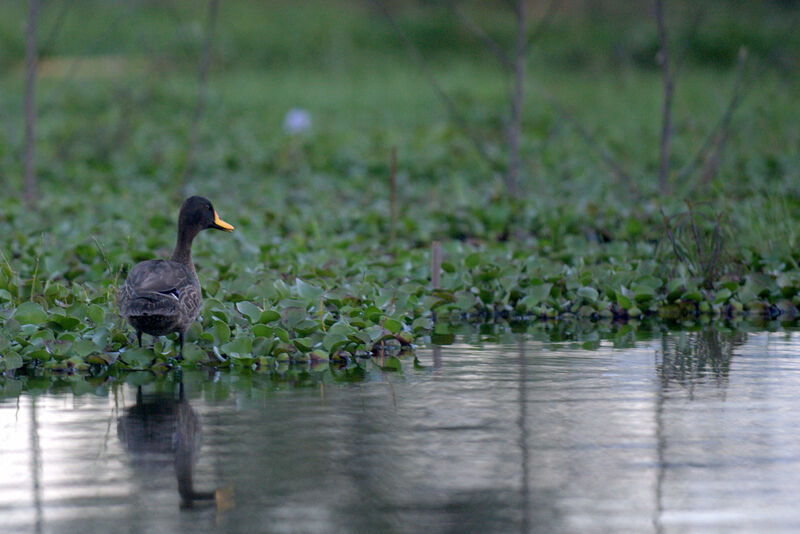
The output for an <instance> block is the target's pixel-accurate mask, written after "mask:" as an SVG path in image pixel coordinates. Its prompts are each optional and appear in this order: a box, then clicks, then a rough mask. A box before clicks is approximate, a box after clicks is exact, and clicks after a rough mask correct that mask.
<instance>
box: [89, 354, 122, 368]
mask: <svg viewBox="0 0 800 534" xmlns="http://www.w3.org/2000/svg"><path fill="white" fill-rule="evenodd" d="M86 361H87V362H88V363H91V364H93V365H111V364H112V363H114V362H115V361H116V357H114V356H112V355H111V354H108V353H105V352H97V353H95V354H90V355H89V356H88V357H87V358H86Z"/></svg>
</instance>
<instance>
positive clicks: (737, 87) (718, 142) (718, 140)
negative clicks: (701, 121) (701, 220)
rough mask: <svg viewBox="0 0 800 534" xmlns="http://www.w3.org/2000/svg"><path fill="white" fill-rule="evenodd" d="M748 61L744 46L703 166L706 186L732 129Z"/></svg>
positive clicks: (717, 166) (716, 167)
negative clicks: (727, 99)
mask: <svg viewBox="0 0 800 534" xmlns="http://www.w3.org/2000/svg"><path fill="white" fill-rule="evenodd" d="M746 62H747V49H746V48H744V47H742V48H741V49H740V50H739V62H738V65H737V68H736V77H735V79H734V83H733V94H732V95H731V100H730V102H728V107H727V108H726V109H725V113H724V114H723V115H722V119H721V120H720V123H719V127H718V134H717V135H715V136H714V139H715V141H714V149H713V150H712V151H711V153H710V154H709V156H708V159H707V160H706V164H705V167H704V168H703V174H702V181H703V185H704V186H708V184H709V182H711V180H713V179H714V176H716V174H717V170H718V169H719V160H720V157H721V156H722V151H723V150H724V148H725V142H726V141H727V140H728V134H729V133H730V131H731V128H730V126H731V119H732V118H733V113H734V111H736V108H737V107H738V105H739V100H740V99H741V96H742V91H741V89H742V78H744V65H745V63H746Z"/></svg>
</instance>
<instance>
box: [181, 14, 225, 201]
mask: <svg viewBox="0 0 800 534" xmlns="http://www.w3.org/2000/svg"><path fill="white" fill-rule="evenodd" d="M218 12H219V0H209V3H208V21H207V23H206V38H205V41H204V42H203V57H202V60H201V62H200V74H199V79H198V85H199V93H198V96H197V106H196V107H195V109H194V115H193V116H192V129H191V132H190V134H189V135H190V137H189V154H188V155H187V157H186V165H185V166H184V168H183V173H182V176H181V185H182V186H185V185H186V182H187V181H188V179H189V175H190V174H191V173H192V168H193V167H194V155H195V152H196V151H197V136H198V130H199V129H200V120H201V119H202V118H203V113H204V111H205V109H206V100H207V99H208V67H209V64H210V63H211V48H212V46H213V44H214V29H215V28H216V26H217V13H218ZM182 188H183V187H181V189H182Z"/></svg>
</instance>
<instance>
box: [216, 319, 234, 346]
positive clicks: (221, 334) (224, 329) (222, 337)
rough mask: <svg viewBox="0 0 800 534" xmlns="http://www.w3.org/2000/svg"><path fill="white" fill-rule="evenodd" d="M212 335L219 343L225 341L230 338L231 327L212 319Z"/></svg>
mask: <svg viewBox="0 0 800 534" xmlns="http://www.w3.org/2000/svg"><path fill="white" fill-rule="evenodd" d="M214 337H215V338H216V340H217V343H219V344H223V343H227V342H228V341H229V340H230V339H231V329H230V327H229V326H228V323H225V322H222V321H214Z"/></svg>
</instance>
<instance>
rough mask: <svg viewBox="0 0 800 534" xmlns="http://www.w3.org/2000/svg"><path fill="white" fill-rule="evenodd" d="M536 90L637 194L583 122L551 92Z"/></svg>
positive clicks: (620, 167)
mask: <svg viewBox="0 0 800 534" xmlns="http://www.w3.org/2000/svg"><path fill="white" fill-rule="evenodd" d="M536 90H537V91H538V92H539V94H540V95H542V97H543V98H544V99H545V100H547V102H548V104H550V105H551V106H552V107H553V109H554V110H555V111H556V113H558V115H559V116H561V118H562V119H564V120H565V121H567V122H568V123H569V124H570V125H571V126H572V127H573V128H574V129H575V131H577V132H578V135H580V137H581V138H582V139H583V140H584V142H585V143H586V144H587V145H589V146H590V147H592V148H594V149H595V150H596V151H597V153H598V154H599V156H600V159H602V160H603V163H605V164H606V166H607V167H608V168H609V169H610V170H611V171H612V172H613V173H614V174H616V175H617V179H618V180H619V181H620V182H622V183H623V184H624V185H625V186H626V187H627V188H628V189H629V190H630V191H631V192H633V194H634V195H635V196H638V195H639V192H638V189H637V187H636V184H635V183H634V182H633V179H631V176H630V175H629V174H628V173H627V172H626V171H625V169H624V168H623V167H622V165H621V164H620V163H619V162H618V161H617V160H616V159H615V158H614V156H613V155H612V154H611V152H609V151H608V149H607V148H606V147H605V146H604V145H603V144H601V143H600V141H598V140H597V138H596V137H595V136H594V135H593V134H592V132H591V131H589V129H588V128H587V127H586V126H585V125H584V124H583V123H581V122H580V121H579V120H578V119H577V117H575V116H574V115H573V114H572V113H570V112H569V111H568V110H567V109H566V108H565V107H564V106H563V105H562V104H561V103H560V102H559V101H558V100H557V99H556V98H555V97H554V96H553V95H552V94H550V93H549V92H547V91H546V90H544V89H543V88H541V87H537V88H536Z"/></svg>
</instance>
